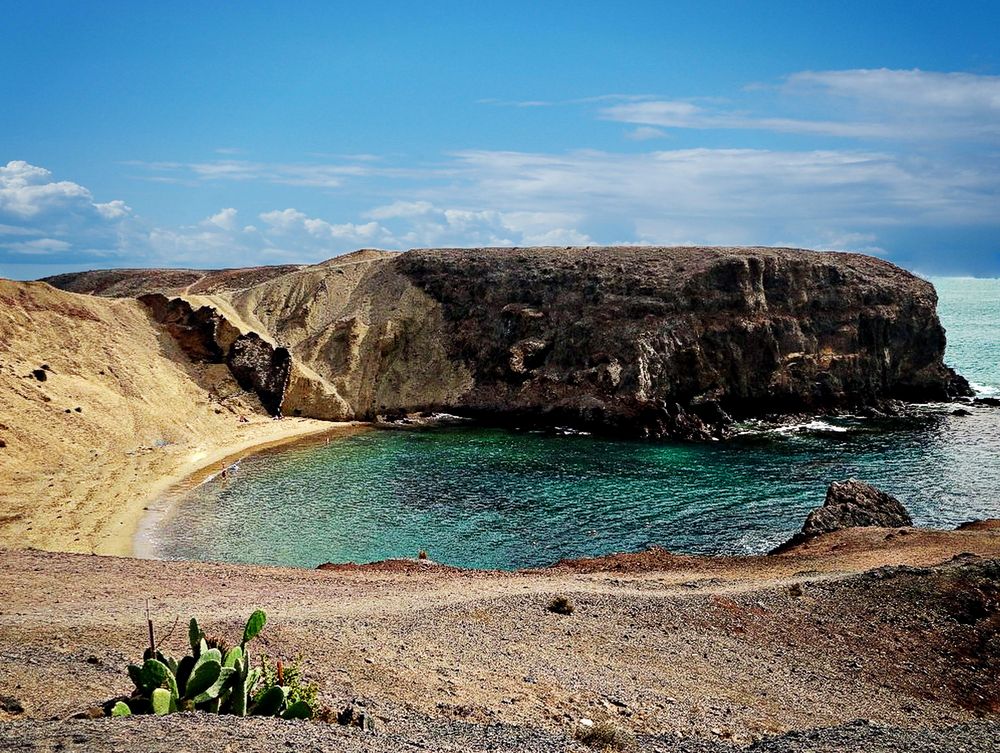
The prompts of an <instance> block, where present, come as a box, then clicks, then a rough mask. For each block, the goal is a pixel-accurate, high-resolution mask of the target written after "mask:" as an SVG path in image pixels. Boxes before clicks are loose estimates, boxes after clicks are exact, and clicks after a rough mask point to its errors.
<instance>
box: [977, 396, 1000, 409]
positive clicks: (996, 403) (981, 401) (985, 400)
mask: <svg viewBox="0 0 1000 753" xmlns="http://www.w3.org/2000/svg"><path fill="white" fill-rule="evenodd" d="M972 402H973V404H975V405H988V406H989V407H991V408H1000V397H977V398H976V399H975V400H973V401H972Z"/></svg>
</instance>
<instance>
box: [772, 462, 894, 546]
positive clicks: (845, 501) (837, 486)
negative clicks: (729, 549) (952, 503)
mask: <svg viewBox="0 0 1000 753" xmlns="http://www.w3.org/2000/svg"><path fill="white" fill-rule="evenodd" d="M912 525H913V519H912V518H911V517H910V514H909V513H908V512H907V511H906V508H905V507H903V505H902V503H901V502H900V501H899V500H898V499H896V498H895V497H893V496H892V495H891V494H886V493H885V492H884V491H882V490H881V489H878V488H876V487H874V486H872V485H871V484H868V483H865V482H864V481H858V480H857V479H853V478H852V479H848V480H847V481H834V482H833V483H832V484H830V486H829V488H828V489H827V490H826V500H825V501H824V502H823V506H822V507H817V508H816V509H815V510H813V511H812V512H811V513H809V516H808V517H807V518H806V522H805V523H804V524H803V526H802V530H801V531H800V532H799V533H797V534H795V535H794V536H793V537H792V538H791V539H789V540H788V541H786V542H785V543H784V544H782V545H781V546H779V547H777V548H775V549H773V550H772V551H771V552H770V553H771V554H780V553H781V552H784V551H787V550H789V549H791V548H792V547H794V546H797V545H799V544H801V543H803V542H804V541H808V540H809V539H811V538H814V537H816V536H819V535H821V534H824V533H830V532H831V531H839V530H840V529H842V528H859V527H863V526H877V527H879V528H900V527H908V526H912Z"/></svg>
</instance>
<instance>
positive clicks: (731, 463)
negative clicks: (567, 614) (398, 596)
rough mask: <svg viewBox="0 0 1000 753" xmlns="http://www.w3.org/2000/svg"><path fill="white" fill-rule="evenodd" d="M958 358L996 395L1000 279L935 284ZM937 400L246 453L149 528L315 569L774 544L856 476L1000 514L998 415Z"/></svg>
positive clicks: (164, 546)
mask: <svg viewBox="0 0 1000 753" xmlns="http://www.w3.org/2000/svg"><path fill="white" fill-rule="evenodd" d="M935 284H936V285H937V287H938V290H939V295H940V297H941V305H940V314H941V318H942V321H943V322H944V324H945V326H946V328H947V329H948V335H949V349H948V361H949V363H951V364H952V365H954V366H955V367H956V368H958V369H959V370H960V371H961V372H962V373H964V374H966V375H967V376H968V378H969V379H971V380H972V381H973V382H975V383H976V384H977V385H979V388H980V389H981V390H982V391H983V392H984V393H989V392H991V391H996V392H1000V327H998V324H1000V281H997V280H964V279H956V278H951V279H944V280H935ZM951 409H952V408H951V407H950V406H927V407H926V408H925V409H923V410H922V412H921V413H920V414H919V415H918V416H915V417H911V418H907V419H896V420H891V421H874V420H864V419H850V418H844V419H836V420H834V419H826V420H823V421H812V422H808V423H807V424H803V425H801V426H799V427H794V428H788V429H785V430H782V431H750V432H748V433H747V434H745V435H743V436H741V437H740V438H738V439H736V440H733V441H730V442H725V443H715V444H709V445H693V444H665V443H664V444H654V443H644V442H626V441H619V440H610V439H601V438H595V437H590V436H583V435H566V436H563V435H542V434H534V433H527V432H516V431H507V430H501V429H484V428H469V427H463V428H452V429H443V430H435V431H369V432H365V433H361V434H358V435H355V436H351V437H346V438H342V439H334V440H332V441H331V442H330V443H329V444H322V443H319V444H316V443H313V444H303V445H299V446H295V447H292V448H288V449H283V450H281V451H278V452H271V453H265V454H261V455H256V456H251V457H248V458H245V459H244V460H243V461H241V463H240V464H239V467H238V470H237V471H236V473H235V474H232V475H231V477H230V478H229V479H228V480H226V481H222V480H221V479H218V478H215V479H211V480H209V481H207V482H205V483H203V484H201V485H200V486H198V487H197V488H196V489H194V490H192V491H190V492H188V493H187V494H185V496H184V497H183V499H182V500H181V501H180V503H179V504H177V505H176V506H175V507H174V510H173V514H172V515H170V517H168V518H166V519H164V520H163V521H161V522H160V523H159V524H158V525H157V526H156V527H155V528H154V529H153V530H152V531H151V532H150V533H151V536H152V541H153V552H152V553H154V554H156V555H157V556H161V557H175V558H193V559H219V560H228V561H237V562H260V563H274V564H291V565H301V566H307V567H313V566H315V565H317V564H320V563H322V562H327V561H334V562H345V561H354V562H368V561H373V560H378V559H385V558H388V557H413V556H416V554H417V553H418V552H419V551H420V550H421V549H425V550H427V551H428V553H429V554H430V556H431V557H432V558H433V559H436V560H438V561H440V562H446V563H449V564H455V565H461V566H468V567H487V568H494V567H495V568H513V567H529V566H536V565H545V564H550V563H552V562H555V561H557V560H558V559H560V558H562V557H578V556H586V555H595V554H604V553H608V552H614V551H625V550H636V549H641V548H644V547H646V546H648V545H650V544H658V545H661V546H665V547H667V548H668V549H671V550H673V551H678V552H692V553H752V552H764V551H767V550H768V549H770V548H771V547H773V546H774V545H776V544H778V543H780V542H782V541H784V540H785V539H786V538H788V536H789V535H791V534H792V533H793V532H794V531H795V530H797V529H798V527H799V526H800V525H801V523H802V520H803V518H804V516H805V515H806V513H807V512H808V511H809V510H810V509H812V508H813V507H815V506H817V505H819V504H821V503H822V500H823V495H824V493H825V490H826V486H827V484H828V483H829V482H830V481H832V480H835V479H840V478H845V477H847V476H857V477H860V478H863V479H866V480H869V481H871V482H873V483H875V484H877V485H878V486H881V487H882V488H884V489H886V490H887V491H890V492H891V493H893V494H895V495H896V496H898V497H899V498H900V499H901V500H903V502H904V503H905V504H906V506H907V507H908V508H909V509H910V511H911V513H912V514H913V517H914V519H915V520H916V522H917V523H918V524H923V525H934V526H954V525H956V524H958V523H960V522H962V521H965V520H969V519H971V518H977V517H1000V409H987V408H976V409H974V410H973V415H972V416H969V417H955V416H952V415H951V414H950V413H951Z"/></svg>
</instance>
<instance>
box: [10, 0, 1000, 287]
mask: <svg viewBox="0 0 1000 753" xmlns="http://www.w3.org/2000/svg"><path fill="white" fill-rule="evenodd" d="M998 28H1000V3H997V2H992V1H991V2H920V1H919V0H909V1H908V2H891V1H887V0H880V1H879V2H871V0H866V1H865V2H851V1H840V2H836V3H830V2H809V1H808V0H796V1H795V2H778V1H774V2H755V3H751V2H739V1H738V0H731V1H730V2H709V1H707V0H705V1H702V2H663V1H661V2H619V3H611V2H587V1H586V0H577V1H576V2H558V1H551V2H505V3H481V2H473V1H471V0H470V1H469V2H425V3H414V2H391V1H384V2H377V3H358V2H351V3H341V2H332V1H331V2H305V1H301V0H300V1H299V2H296V3H278V2H274V3H269V2H230V3H213V2H204V1H203V2H198V3H185V2H171V3H136V2H113V1H110V0H107V1H104V2H100V3H97V2H86V3H85V2H70V1H69V0H64V1H63V2H50V1H49V0H32V2H21V1H17V2H15V1H14V0H0V34H2V37H0V38H2V40H3V42H2V44H0V103H2V105H0V276H5V277H12V278H16V279H30V278H36V277H41V276H45V275H49V274H56V273H59V272H65V271H75V270H81V269H96V268H108V267H144V266H171V267H197V268H218V267H226V266H246V265H251V264H280V263H292V262H294V263H306V262H316V261H321V260H323V259H327V258H329V257H331V256H335V255H337V254H340V253H344V252H347V251H352V250H355V249H358V248H372V247H375V248H389V249H401V250H402V249H406V248H412V247H426V246H482V245H560V246H563V245H588V244H614V243H641V244H656V245H695V244H697V245H703V244H707V245H785V246H796V247H804V248H814V249H823V250H850V251H860V252H863V253H869V254H874V255H878V256H881V257H884V258H887V259H889V260H890V261H893V262H895V263H897V264H900V265H901V266H904V267H906V268H908V269H912V270H914V271H917V272H920V273H924V274H957V275H977V276H1000V42H998V40H997V29H998Z"/></svg>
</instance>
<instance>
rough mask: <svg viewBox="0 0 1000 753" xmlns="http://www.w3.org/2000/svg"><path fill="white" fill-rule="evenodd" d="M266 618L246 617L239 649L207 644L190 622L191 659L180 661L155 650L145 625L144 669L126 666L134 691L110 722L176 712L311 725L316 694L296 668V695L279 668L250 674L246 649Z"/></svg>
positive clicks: (259, 612)
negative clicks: (277, 719)
mask: <svg viewBox="0 0 1000 753" xmlns="http://www.w3.org/2000/svg"><path fill="white" fill-rule="evenodd" d="M266 622H267V615H265V614H264V612H263V611H262V610H260V609H258V610H257V611H256V612H254V613H253V614H252V615H250V619H249V620H247V624H246V627H245V628H244V629H243V637H242V640H241V641H240V643H239V645H236V646H232V647H230V646H229V645H228V644H227V643H226V642H225V641H224V640H223V639H220V638H210V639H206V638H205V634H204V633H203V632H202V631H201V628H199V627H198V621H197V620H195V619H194V618H192V619H191V622H190V625H189V627H188V640H189V642H190V644H191V654H190V655H188V656H185V657H184V658H182V659H181V660H180V661H176V660H174V659H173V658H172V657H167V656H164V655H163V654H162V653H160V652H159V651H157V650H156V643H155V641H154V639H153V623H152V621H149V648H147V649H146V651H145V653H144V654H143V663H142V665H141V666H140V665H138V664H130V665H129V667H128V674H129V677H131V678H132V682H133V683H134V684H135V691H133V693H132V695H131V696H129V697H128V698H127V699H124V700H119V701H118V702H117V703H115V704H114V706H113V707H112V708H111V710H110V713H111V716H130V715H132V714H157V715H164V714H171V713H174V712H176V711H195V710H198V711H209V712H212V713H216V714H233V715H235V716H247V715H253V716H280V717H283V718H285V719H310V718H312V716H313V712H314V709H315V708H316V688H315V686H313V685H306V684H305V683H303V682H302V681H301V677H300V674H299V672H298V662H296V664H295V665H293V666H294V667H295V674H294V677H293V679H294V685H295V688H294V689H295V692H294V693H293V692H291V691H292V688H291V687H290V686H289V685H286V684H285V678H283V668H282V665H281V662H278V664H277V669H276V670H275V672H274V676H273V677H268V678H265V676H264V672H265V668H266V667H268V666H269V665H268V664H267V662H266V659H265V660H264V661H263V662H262V667H261V669H250V664H251V659H250V651H249V649H248V648H247V644H248V643H250V641H252V640H253V639H254V638H256V637H257V636H258V635H260V632H261V631H262V630H263V629H264V624H265V623H266Z"/></svg>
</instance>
